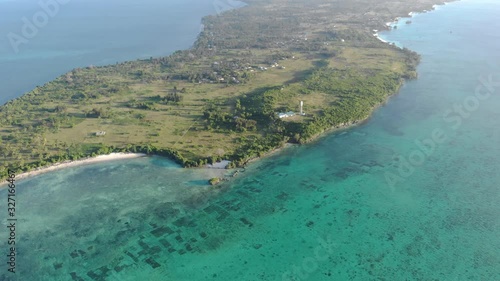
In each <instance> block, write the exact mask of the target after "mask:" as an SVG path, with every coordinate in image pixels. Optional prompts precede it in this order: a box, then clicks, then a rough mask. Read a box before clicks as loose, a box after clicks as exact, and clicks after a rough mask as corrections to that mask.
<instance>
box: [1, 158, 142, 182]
mask: <svg viewBox="0 0 500 281" xmlns="http://www.w3.org/2000/svg"><path fill="white" fill-rule="evenodd" d="M145 156H146V154H142V153H111V154H108V155H99V156H96V157H92V158H85V159H81V160H76V161H70V160H68V161H65V162H61V163H56V164H53V165H50V166H47V167H42V168H38V169H36V170H33V171H30V172H26V173H22V174H19V175H16V180H21V179H26V178H29V177H33V176H37V175H40V174H44V173H48V172H53V171H56V170H61V169H65V168H69V167H76V166H82V165H87V164H95V163H100V162H106V161H112V160H121V159H133V158H140V157H145ZM6 184H7V181H2V182H1V183H0V187H2V186H4V185H6Z"/></svg>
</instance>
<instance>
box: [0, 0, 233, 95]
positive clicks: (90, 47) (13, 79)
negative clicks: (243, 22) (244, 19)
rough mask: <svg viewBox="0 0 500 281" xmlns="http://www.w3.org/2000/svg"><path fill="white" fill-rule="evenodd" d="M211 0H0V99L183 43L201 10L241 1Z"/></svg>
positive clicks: (192, 35)
mask: <svg viewBox="0 0 500 281" xmlns="http://www.w3.org/2000/svg"><path fill="white" fill-rule="evenodd" d="M215 2H217V1H215ZM215 2H214V1H213V0H168V1H162V0H145V1H131V0H104V1H97V0H64V1H63V0H57V1H56V0H42V1H38V0H15V1H12V0H0V76H1V77H2V84H1V87H0V104H4V103H5V102H7V101H8V100H11V99H13V98H16V97H19V96H21V95H22V94H24V93H26V92H28V91H30V90H32V89H33V88H35V87H36V86H41V85H43V84H45V83H47V82H49V81H51V80H53V79H54V78H56V77H58V76H60V75H62V74H64V73H66V72H68V71H70V70H72V69H74V68H77V67H87V66H90V65H96V66H99V65H107V64H114V63H117V62H123V61H128V60H135V59H145V58H150V57H158V56H166V55H169V54H171V53H172V52H174V51H176V50H183V49H187V48H189V47H190V46H191V45H192V44H193V42H194V41H195V40H196V37H197V36H198V34H199V32H200V30H201V18H202V17H204V16H207V15H211V14H216V13H217V12H220V11H221V10H223V9H227V8H231V5H234V6H235V7H239V5H240V4H241V3H239V2H238V1H232V2H230V4H231V5H229V4H226V5H214V3H215ZM40 3H52V4H51V5H49V4H47V5H41V4H40ZM54 3H55V4H54Z"/></svg>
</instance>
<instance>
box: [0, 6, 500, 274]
mask: <svg viewBox="0 0 500 281" xmlns="http://www.w3.org/2000/svg"><path fill="white" fill-rule="evenodd" d="M498 15H500V4H498V3H497V2H495V1H484V0H479V1H473V0H464V1H461V2H456V3H452V4H448V5H446V6H444V7H440V8H438V9H437V10H436V11H433V12H430V13H426V14H419V15H416V16H415V17H414V18H413V19H412V21H413V23H412V24H409V25H406V24H404V22H405V21H402V24H400V25H399V28H398V29H397V30H393V31H390V32H384V33H382V34H381V36H382V37H383V38H384V39H386V40H389V41H393V42H397V43H398V44H399V45H401V46H406V47H408V48H411V49H413V50H415V51H417V52H419V53H420V54H421V55H422V63H421V65H420V66H419V68H418V72H419V75H420V76H419V79H418V80H414V81H410V82H408V83H407V84H406V85H405V86H404V87H403V88H402V90H401V91H400V93H399V94H398V95H395V96H394V97H392V98H391V99H390V101H389V102H388V103H387V104H386V105H385V106H383V107H382V108H380V109H379V110H377V111H376V112H375V114H374V115H373V117H372V118H371V119H370V120H369V121H368V122H366V123H365V124H363V125H361V126H359V127H357V128H354V129H351V130H347V131H345V132H342V133H337V134H332V135H329V136H326V137H324V138H322V139H320V140H318V141H317V142H315V143H312V144H309V145H305V146H301V147H292V148H289V149H286V150H284V151H283V152H282V153H280V154H277V155H274V156H273V157H270V158H267V159H264V160H262V161H259V162H257V163H254V164H252V165H251V166H250V167H248V168H247V169H246V171H245V172H244V173H242V174H241V175H240V176H239V177H237V178H235V179H234V180H233V181H231V182H229V183H227V184H224V185H223V186H222V189H221V190H218V191H217V192H215V191H209V190H208V189H207V187H206V186H203V185H201V184H200V183H201V181H202V180H203V179H205V178H207V176H208V175H207V174H206V173H210V171H199V170H184V169H180V168H178V167H176V166H175V165H173V164H172V163H171V162H170V161H168V160H162V159H159V158H152V159H151V158H144V159H136V160H129V161H118V162H112V163H103V164H98V165H93V166H86V167H80V168H71V169H68V170H62V171H58V172H54V173H50V174H45V175H42V176H39V177H36V178H32V179H30V180H26V181H20V182H19V187H18V190H19V197H18V200H19V202H20V204H21V205H20V207H19V214H18V216H19V218H20V222H19V223H20V227H19V230H18V233H19V237H20V241H19V259H18V260H19V276H21V279H18V280H70V279H69V278H71V276H72V275H71V274H73V275H74V276H78V277H80V278H82V279H83V280H92V276H94V277H95V276H103V277H102V278H104V279H105V280H162V281H165V280H172V281H183V280H186V281H194V280H228V281H229V280H230V281H233V280H245V281H247V280H248V281H254V280H273V281H274V280H283V281H285V280H286V281H289V280H295V281H296V280H314V281H320V280H499V276H500V238H499V237H500V235H499V234H500V204H498V202H500V187H499V186H500V184H499V183H500V173H499V171H500V129H499V126H500V121H499V120H500V68H499V66H498V65H499V63H500V57H499V54H498V50H500V34H499V33H498V30H500V22H499V21H498V20H497V18H498ZM5 197H6V193H5V190H2V191H0V198H5ZM5 208H6V206H5V202H4V200H0V210H3V209H5ZM0 243H5V242H4V241H3V240H0ZM2 246H3V244H2ZM156 263H157V264H158V265H159V266H157V264H156ZM0 264H1V266H0V276H2V274H3V273H4V272H5V270H6V267H5V262H4V261H2V262H1V263H0ZM4 276H7V275H4ZM37 278H38V279H37Z"/></svg>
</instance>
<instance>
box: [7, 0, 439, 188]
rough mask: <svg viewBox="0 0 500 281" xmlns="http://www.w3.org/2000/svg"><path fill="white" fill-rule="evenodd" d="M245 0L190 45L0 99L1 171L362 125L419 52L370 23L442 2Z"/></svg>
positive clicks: (267, 145)
mask: <svg viewBox="0 0 500 281" xmlns="http://www.w3.org/2000/svg"><path fill="white" fill-rule="evenodd" d="M245 2H246V3H247V5H246V6H245V7H243V8H239V9H235V10H230V11H226V12H224V13H222V14H220V15H212V16H207V17H205V18H204V19H203V30H202V31H201V33H200V34H199V36H198V38H197V40H196V42H195V43H194V45H193V47H192V48H190V49H188V50H181V51H177V52H175V53H173V54H171V55H170V56H167V57H160V58H149V59H143V60H136V61H128V62H123V63H117V64H115V65H108V66H98V67H96V66H88V67H84V68H77V69H74V70H72V71H70V72H68V73H66V74H64V75H62V76H60V77H59V78H57V79H55V80H54V81H51V82H48V83H46V84H45V85H43V86H39V87H37V88H35V89H33V90H32V91H30V92H28V93H26V94H25V95H23V96H21V97H19V98H17V99H14V100H11V101H9V102H8V103H6V104H5V105H3V106H1V107H0V155H1V156H2V159H3V161H2V162H1V163H0V177H2V178H3V179H4V178H6V177H7V176H8V170H11V171H16V172H17V173H21V172H27V171H32V170H34V169H39V168H40V167H48V166H51V165H53V164H55V163H61V162H65V161H74V160H78V159H82V158H89V157H95V156H98V155H105V154H110V153H125V152H128V153H144V154H147V155H160V156H165V157H169V158H171V159H172V160H174V161H176V162H178V163H179V164H181V165H182V166H184V167H200V166H204V165H207V164H213V163H216V162H219V161H221V160H228V161H231V162H230V164H229V165H228V167H229V168H231V167H241V166H243V165H245V164H246V163H248V161H250V160H251V159H254V158H258V157H262V156H263V155H266V154H267V153H269V152H271V151H273V150H276V149H279V148H280V147H283V146H284V145H285V144H287V143H306V142H309V141H311V140H313V139H315V138H316V137H317V136H319V135H320V134H322V133H323V132H325V131H327V130H331V129H332V128H333V129H335V128H344V127H347V126H352V125H355V124H358V123H360V122H362V121H363V120H365V119H367V118H368V117H369V116H370V115H371V113H372V112H373V110H374V109H375V108H377V106H379V105H381V104H383V103H384V102H385V101H386V100H387V99H388V97H389V96H391V95H392V94H395V93H397V91H398V89H399V88H400V86H401V85H402V83H403V82H404V81H405V80H407V79H413V78H416V77H417V73H416V67H417V65H418V63H419V59H420V57H419V55H418V54H416V53H415V52H413V51H410V50H408V49H400V48H398V47H396V46H393V45H391V44H387V43H384V42H382V41H381V40H378V39H377V38H376V37H375V36H373V33H372V32H373V30H383V29H388V27H387V24H386V23H387V22H388V21H392V20H394V19H395V18H399V17H403V16H404V15H408V13H409V12H411V11H423V10H430V9H432V6H433V5H434V4H437V3H436V2H438V4H441V3H443V1H439V0H422V1H418V2H413V1H412V2H408V1H402V0H381V1H371V0H364V1H363V0H355V1H352V0H334V1H325V0H311V1H303V0H300V1H299V0H247V1H245ZM388 7H389V8H388ZM152 32H153V31H152ZM172 40H175V38H172ZM213 183H215V180H214V181H213Z"/></svg>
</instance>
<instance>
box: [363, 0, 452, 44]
mask: <svg viewBox="0 0 500 281" xmlns="http://www.w3.org/2000/svg"><path fill="white" fill-rule="evenodd" d="M456 1H460V0H448V1H443V2H441V3H439V4H434V5H432V7H431V8H430V9H429V10H422V11H412V12H409V13H408V15H405V16H398V17H396V18H394V19H393V20H392V21H389V22H386V23H385V26H384V30H377V29H373V30H372V31H373V36H375V38H377V39H378V40H379V41H381V42H382V43H386V44H389V45H394V46H396V45H395V43H394V42H389V41H387V40H384V39H383V38H382V37H380V34H379V32H380V31H391V30H393V29H394V26H397V24H398V23H399V21H400V20H403V19H411V18H413V17H414V16H417V15H419V14H424V13H429V12H433V11H436V10H438V9H439V8H441V7H442V6H446V5H447V4H449V3H452V2H456ZM396 47H398V48H400V47H399V46H396Z"/></svg>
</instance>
